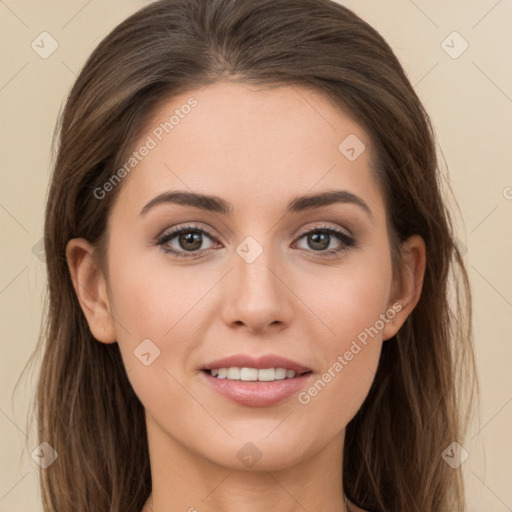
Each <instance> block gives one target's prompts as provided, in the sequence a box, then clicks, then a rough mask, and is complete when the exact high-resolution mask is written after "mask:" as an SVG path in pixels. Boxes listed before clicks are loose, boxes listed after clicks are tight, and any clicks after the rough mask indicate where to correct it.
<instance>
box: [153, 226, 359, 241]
mask: <svg viewBox="0 0 512 512" xmlns="http://www.w3.org/2000/svg"><path fill="white" fill-rule="evenodd" d="M187 229H188V230H189V231H194V230H196V231H200V232H202V233H204V234H206V235H207V236H209V237H210V238H212V239H213V238H215V239H217V237H216V236H215V235H214V234H212V233H210V231H209V229H208V228H204V227H202V226H194V225H192V224H185V225H183V226H178V227H176V228H171V229H170V230H164V231H163V232H162V233H161V234H160V235H158V236H157V239H161V238H163V237H165V236H167V235H175V234H176V233H179V232H181V231H186V230H187ZM321 230H325V231H329V230H332V231H333V232H337V231H341V232H342V233H343V234H344V235H345V236H346V237H347V238H353V236H352V234H351V233H350V232H348V233H345V232H344V231H343V230H346V231H348V230H347V228H339V227H333V226H327V225H320V224H319V223H317V225H315V226H309V227H307V228H304V229H301V230H300V231H299V233H298V234H297V236H296V239H297V238H302V237H303V236H304V235H306V234H308V233H309V232H311V231H321ZM217 241H218V240H217Z"/></svg>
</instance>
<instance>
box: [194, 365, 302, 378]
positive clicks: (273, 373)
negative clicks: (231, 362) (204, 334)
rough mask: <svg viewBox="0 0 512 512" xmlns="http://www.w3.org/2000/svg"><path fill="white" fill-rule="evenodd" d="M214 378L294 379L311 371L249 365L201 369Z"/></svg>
mask: <svg viewBox="0 0 512 512" xmlns="http://www.w3.org/2000/svg"><path fill="white" fill-rule="evenodd" d="M202 371H203V372H205V373H208V374H209V375H210V376H212V377H215V378H216V379H226V380H238V381H244V382H273V381H276V380H288V379H296V378H298V377H301V376H302V375H307V374H309V373H312V372H311V370H305V371H302V372H296V371H295V370H292V369H291V368H281V367H277V368H250V367H246V366H243V367H238V366H231V367H224V368H209V369H203V370H202Z"/></svg>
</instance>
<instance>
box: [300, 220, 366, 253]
mask: <svg viewBox="0 0 512 512" xmlns="http://www.w3.org/2000/svg"><path fill="white" fill-rule="evenodd" d="M303 238H306V243H307V245H308V246H309V248H310V249H312V250H313V251H314V252H319V253H321V256H325V255H332V254H338V253H342V252H346V251H348V250H349V249H350V247H354V246H355V245H356V242H355V240H354V239H353V238H352V237H350V236H349V235H347V234H346V233H344V232H343V231H341V230H338V229H336V228H332V227H329V226H315V228H313V229H310V230H309V231H306V232H305V233H302V234H301V235H300V236H299V240H301V239H303ZM336 241H337V242H338V243H337V245H336ZM332 243H334V247H333V245H332ZM306 249H308V247H306ZM326 249H330V250H328V251H326Z"/></svg>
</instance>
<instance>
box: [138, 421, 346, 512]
mask: <svg viewBox="0 0 512 512" xmlns="http://www.w3.org/2000/svg"><path fill="white" fill-rule="evenodd" d="M152 427H155V425H153V426H152ZM344 434H345V432H344V431H342V432H341V434H340V435H339V436H336V437H335V438H333V439H332V440H331V441H330V442H329V443H328V444H327V445H325V447H324V448H322V449H321V450H320V451H319V452H316V453H315V454H314V455H312V456H311V457H309V458H307V459H306V460H301V461H299V462H297V463H296V464H290V465H289V466H286V467H281V468H277V469H274V468H272V467H264V466H263V464H262V462H263V459H262V460H261V461H260V462H259V463H258V464H257V465H254V466H253V467H252V468H250V469H240V465H238V467H226V466H222V465H219V464H215V463H214V462H212V461H211V460H208V459H206V458H205V457H201V455H200V454H197V453H194V452H192V451H191V450H188V449H187V448H186V447H184V446H183V445H181V444H179V443H177V442H175V441H174V440H173V439H170V438H169V436H168V435H166V434H165V433H164V432H162V431H161V430H159V429H157V428H151V427H149V428H148V442H149V451H150V460H151V476H152V486H153V489H152V493H151V496H150V497H149V498H148V501H147V503H146V505H145V507H144V509H143V511H142V512H178V511H179V512H183V511H187V512H216V511H218V510H222V511H223V512H235V511H237V512H238V511H240V510H243V511H244V512H261V511H262V510H279V511H282V512H295V511H296V510H297V509H298V508H299V509H302V510H322V512H352V509H351V508H350V507H349V506H348V503H347V501H346V499H345V496H344V493H343V485H342V459H343V441H344ZM258 466H259V467H260V469H259V470H256V468H257V467H258ZM152 507H153V508H152Z"/></svg>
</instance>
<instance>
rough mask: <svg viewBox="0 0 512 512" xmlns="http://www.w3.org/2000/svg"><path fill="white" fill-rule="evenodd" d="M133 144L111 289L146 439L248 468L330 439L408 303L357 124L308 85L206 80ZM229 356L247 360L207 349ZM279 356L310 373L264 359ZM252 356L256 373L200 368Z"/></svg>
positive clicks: (112, 249) (364, 389) (115, 235)
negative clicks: (401, 296)
mask: <svg viewBox="0 0 512 512" xmlns="http://www.w3.org/2000/svg"><path fill="white" fill-rule="evenodd" d="M143 148H145V149H143ZM133 151H135V152H136V154H135V155H132V160H130V161H128V160H127V165H126V166H125V172H124V173H123V172H122V171H121V172H120V173H118V174H117V176H118V177H121V178H122V177H123V175H125V176H124V182H123V183H122V189H121V190H120V194H119V196H118V197H117V199H116V202H115V204H114V207H113V209H112V210H111V214H110V217H109V224H108V230H109V236H108V259H107V263H108V281H107V287H108V303H109V309H110V311H111V313H112V316H113V318H114V319H115V322H114V324H113V327H114V329H115V339H116V340H117V342H118V343H119V347H120V350H121V353H122V357H123V360H124V364H125V366H126V369H127V372H128V377H129V379H130V382H131V384H132V386H133V388H134V390H135V392H136V394H137V395H138V397H139V399H140V401H141V402H142V404H143V405H144V407H145V410H146V418H147V426H148V435H149V438H150V442H151V443H153V444H156V443H158V446H159V449H160V450H163V453H166V454H167V455H169V456H171V454H176V453H177V452H178V451H180V452H181V453H188V454H189V455H192V456H194V457H196V456H197V457H201V458H206V459H207V460H208V461H209V462H211V463H214V464H219V465H222V466H224V467H231V468H243V467H244V466H245V467H247V468H248V467H252V465H256V467H257V468H258V469H279V468H284V467H287V466H290V465H292V464H294V463H297V462H299V461H301V460H305V459H306V458H308V457H310V456H312V455H313V454H315V453H318V452H320V451H321V450H324V449H327V448H328V447H333V446H336V447H337V448H341V447H342V444H343V435H344V429H345V426H346V425H347V423H348V422H349V421H350V420H351V418H353V416H354V415H355V414H356V412H357V411H358V409H359V408H360V407H361V405H362V403H363V401H364V400H365V397H366V396H367V394H368V391H369V389H370V386H371V383H372V381H373V378H374V375H375V372H376V369H377V364H378V360H379V355H380V351H381V346H382V342H383V340H385V339H387V338H389V337H391V336H392V335H394V334H395V333H396V331H397V330H398V328H399V325H400V324H401V322H402V321H403V319H404V312H403V311H402V312H401V313H399V310H400V309H401V308H402V306H401V305H400V304H399V303H397V301H396V296H395V295H394V289H393V286H392V268H391V260H390V246H389V239H388V233H387V230H386V212H385V207H384V200H383V197H382V195H381V192H380V190H379V187H378V185H377V183H376V181H375V180H374V177H373V175H372V174H373V171H372V161H371V155H370V151H371V145H370V140H369V138H368V136H367V134H366V133H365V132H364V131H363V130H362V129H361V128H360V126H359V125H358V124H356V123H355V122H354V121H352V120H351V119H350V118H349V117H347V116H346V115H345V114H344V113H343V112H342V111H341V110H339V109H338V108H336V107H335V106H334V105H333V104H331V103H330V102H329V101H328V100H327V99H326V98H325V97H324V96H322V95H320V94H319V93H317V92H312V91H311V90H309V89H306V88H302V87H298V86H293V87H292V86H283V87H279V88H274V89H267V88H256V87H253V86H251V87H250V86H247V85H240V84H233V83H227V82H220V83H216V84H213V85H210V86H208V87H206V88H204V89H202V90H199V89H198V90H194V91H191V92H190V93H187V94H183V95H180V96H177V97H174V98H173V99H172V101H170V102H169V103H167V104H166V105H165V106H164V107H162V108H161V109H159V110H158V111H157V112H156V113H154V115H153V116H152V119H151V121H150V122H149V124H148V128H147V130H146V131H144V133H143V134H142V136H141V137H140V138H139V140H138V141H137V143H136V144H135V147H134V148H133ZM112 183H114V181H112ZM112 183H111V186H110V187H109V186H108V185H106V187H104V188H102V190H101V191H98V190H97V191H95V194H96V196H98V197H100V196H102V195H106V194H108V193H111V188H113V187H114V186H120V185H112ZM116 183H117V182H116ZM176 192H180V193H182V194H187V196H186V197H184V196H182V197H181V200H174V201H173V200H172V197H171V195H170V194H172V193H176ZM327 193H336V194H337V195H334V194H333V195H332V196H331V199H332V198H334V200H325V201H324V200H322V199H317V200H312V199H307V198H312V197H314V196H319V197H320V198H321V196H322V195H323V194H327ZM166 195H167V196H166ZM203 195H204V196H208V198H202V197H201V196H203ZM176 197H177V196H175V198H176ZM210 197H214V198H215V200H213V199H209V198H210ZM156 198H158V199H157V200H156V201H155V199H156ZM298 198H302V199H298ZM95 200H101V198H99V199H95ZM189 202H190V203H191V202H193V203H194V205H192V204H187V203H189ZM180 228H185V230H184V232H183V233H182V234H181V235H180V234H174V236H173V235H171V232H172V231H173V230H176V229H180ZM336 232H339V234H336ZM338 237H339V238H338ZM232 356H246V357H247V358H249V360H248V361H245V362H244V361H228V362H224V363H219V364H215V363H214V362H215V361H218V360H220V359H224V358H229V357H232ZM262 356H269V359H267V360H266V361H265V360H263V361H259V362H258V361H255V359H256V358H259V357H262ZM278 357H281V358H285V359H287V360H289V361H288V362H284V361H278V360H273V359H275V358H278ZM250 359H253V361H252V362H251V361H250ZM292 362H293V363H295V364H298V365H300V366H302V367H303V369H307V370H308V371H309V373H307V374H305V375H303V376H301V377H300V378H299V377H298V374H299V372H297V374H296V376H295V377H294V378H290V379H288V378H287V379H282V377H283V370H278V371H277V372H273V371H272V370H270V371H269V370H268V367H278V368H279V367H284V368H285V369H291V367H292V366H293V364H292ZM251 366H257V367H260V368H261V369H265V368H267V371H266V372H258V371H257V370H254V371H251V370H249V371H247V370H242V372H241V373H240V372H238V371H237V370H236V369H232V370H230V371H229V372H228V377H230V376H231V377H233V378H234V379H235V380H232V379H228V378H224V379H223V378H219V377H214V376H212V375H210V373H209V372H207V371H206V370H205V368H206V369H212V368H213V369H216V368H217V369H218V368H220V367H251ZM214 373H215V372H214ZM223 375H224V373H223V370H221V371H220V377H222V376H223ZM240 375H242V376H243V378H249V379H251V378H255V376H256V375H259V377H260V378H262V379H271V380H270V381H266V382H260V381H245V380H236V379H237V378H238V379H240ZM288 375H289V376H291V375H292V374H291V373H290V372H289V373H288ZM276 376H277V377H278V379H277V380H273V379H275V378H276ZM315 383H316V384H315Z"/></svg>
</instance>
